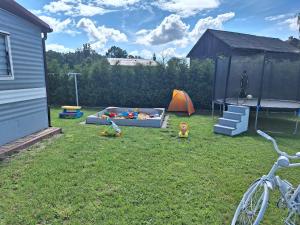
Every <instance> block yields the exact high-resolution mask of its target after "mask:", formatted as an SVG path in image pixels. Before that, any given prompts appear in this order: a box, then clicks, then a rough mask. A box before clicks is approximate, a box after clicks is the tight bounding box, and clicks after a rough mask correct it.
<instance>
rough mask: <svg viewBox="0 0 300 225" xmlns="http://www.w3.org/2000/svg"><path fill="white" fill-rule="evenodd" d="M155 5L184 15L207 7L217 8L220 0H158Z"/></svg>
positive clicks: (195, 12) (190, 14) (186, 15)
mask: <svg viewBox="0 0 300 225" xmlns="http://www.w3.org/2000/svg"><path fill="white" fill-rule="evenodd" d="M153 5H155V6H157V7H159V8H160V9H162V10H166V11H169V12H172V13H176V14H178V15H180V16H182V17H189V16H192V15H195V14H197V13H199V12H201V11H202V10H205V9H213V8H217V7H218V6H219V5H220V1H219V0H158V1H157V2H155V3H153Z"/></svg>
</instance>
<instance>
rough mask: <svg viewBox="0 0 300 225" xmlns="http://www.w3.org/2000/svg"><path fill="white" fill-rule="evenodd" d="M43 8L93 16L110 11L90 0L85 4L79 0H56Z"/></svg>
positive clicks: (69, 13) (48, 10)
mask: <svg viewBox="0 0 300 225" xmlns="http://www.w3.org/2000/svg"><path fill="white" fill-rule="evenodd" d="M43 9H44V11H45V12H49V13H58V12H64V13H65V15H69V16H95V15H103V14H105V13H108V12H111V11H112V10H108V9H105V8H102V7H99V6H96V5H95V4H92V1H91V0H89V1H87V3H86V4H84V3H82V1H81V0H74V1H73V0H57V1H52V2H50V3H49V4H47V5H45V6H44V7H43Z"/></svg>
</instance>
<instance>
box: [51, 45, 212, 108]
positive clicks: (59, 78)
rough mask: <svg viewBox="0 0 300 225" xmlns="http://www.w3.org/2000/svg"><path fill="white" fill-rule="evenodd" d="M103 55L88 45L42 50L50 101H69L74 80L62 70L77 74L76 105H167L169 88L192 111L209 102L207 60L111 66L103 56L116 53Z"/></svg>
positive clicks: (205, 105) (208, 69)
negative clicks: (189, 102)
mask: <svg viewBox="0 0 300 225" xmlns="http://www.w3.org/2000/svg"><path fill="white" fill-rule="evenodd" d="M122 51H124V50H122ZM117 52H119V50H118V51H117ZM119 53H120V52H119ZM119 53H118V54H119ZM123 53H125V52H123ZM121 54H122V53H121ZM106 55H107V56H101V55H99V54H98V53H96V52H95V51H94V50H92V49H91V48H90V46H89V45H84V46H83V48H82V49H78V50H77V51H76V52H74V53H58V52H54V51H48V52H47V65H48V75H47V81H48V87H49V90H48V93H49V102H50V104H51V105H74V104H75V90H74V89H75V87H74V78H73V77H70V76H68V75H67V74H68V73H69V72H76V73H80V74H81V75H80V76H78V91H79V103H80V105H82V106H92V107H99V106H124V107H125V106H126V107H167V106H168V104H169V102H170V100H171V98H172V91H173V89H182V90H185V91H186V92H187V93H188V94H189V95H190V97H191V99H192V101H193V103H194V105H195V107H196V108H198V109H199V108H208V107H209V106H210V103H211V98H212V97H211V94H212V77H213V72H214V65H213V62H212V61H210V60H205V61H192V62H191V64H190V66H189V65H187V64H186V62H185V61H184V60H181V59H177V58H172V59H170V60H169V61H168V62H167V64H166V65H165V64H159V65H158V66H142V65H137V66H120V65H113V66H112V65H110V64H109V63H108V61H107V59H106V57H114V56H116V55H114V52H112V51H110V52H108V53H107V54H106ZM125 55H126V57H128V55H127V53H126V54H125ZM121 56H122V55H121ZM123 56H124V55H123ZM116 57H117V58H122V57H120V55H117V56H116ZM135 57H137V56H135Z"/></svg>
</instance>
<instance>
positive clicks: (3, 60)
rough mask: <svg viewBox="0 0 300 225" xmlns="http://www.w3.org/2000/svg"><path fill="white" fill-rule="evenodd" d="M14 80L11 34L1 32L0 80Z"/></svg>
mask: <svg viewBox="0 0 300 225" xmlns="http://www.w3.org/2000/svg"><path fill="white" fill-rule="evenodd" d="M11 79H14V72H13V66H12V57H11V49H10V34H9V33H7V32H4V31H0V80H11Z"/></svg>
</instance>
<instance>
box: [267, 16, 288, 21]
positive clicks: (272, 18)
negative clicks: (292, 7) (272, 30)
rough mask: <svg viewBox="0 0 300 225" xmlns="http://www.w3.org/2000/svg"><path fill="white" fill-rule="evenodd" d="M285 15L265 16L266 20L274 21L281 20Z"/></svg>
mask: <svg viewBox="0 0 300 225" xmlns="http://www.w3.org/2000/svg"><path fill="white" fill-rule="evenodd" d="M286 17H287V14H280V15H276V16H268V17H266V18H265V20H267V21H276V20H281V19H284V18H286Z"/></svg>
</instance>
